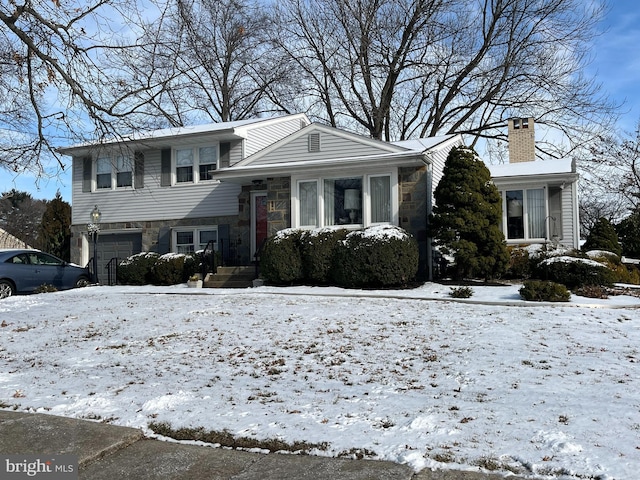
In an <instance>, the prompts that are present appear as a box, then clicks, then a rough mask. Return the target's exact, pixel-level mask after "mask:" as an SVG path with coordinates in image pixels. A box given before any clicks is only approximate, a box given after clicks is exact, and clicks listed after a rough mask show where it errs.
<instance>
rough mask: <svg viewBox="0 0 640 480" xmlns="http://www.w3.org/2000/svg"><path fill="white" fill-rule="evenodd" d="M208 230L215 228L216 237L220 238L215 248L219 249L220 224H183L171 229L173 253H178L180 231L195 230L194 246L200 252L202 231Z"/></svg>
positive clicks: (195, 250)
mask: <svg viewBox="0 0 640 480" xmlns="http://www.w3.org/2000/svg"><path fill="white" fill-rule="evenodd" d="M203 230H206V231H210V230H214V231H215V232H216V238H217V239H218V241H216V243H215V248H214V250H216V251H217V250H218V246H219V244H220V238H219V237H218V235H219V232H218V225H197V226H189V225H185V226H181V227H173V228H172V229H171V251H172V252H173V253H178V232H189V231H190V232H193V241H194V243H193V247H194V250H193V251H194V252H198V251H200V243H199V242H197V241H198V240H199V239H200V232H201V231H203Z"/></svg>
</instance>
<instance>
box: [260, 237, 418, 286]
mask: <svg viewBox="0 0 640 480" xmlns="http://www.w3.org/2000/svg"><path fill="white" fill-rule="evenodd" d="M417 271H418V246H417V243H416V241H415V240H414V239H413V237H411V236H410V235H409V234H408V233H407V232H405V231H404V230H402V229H401V228H399V227H394V226H376V227H370V228H367V229H365V230H357V231H349V230H346V229H328V228H325V229H317V230H311V231H306V230H299V229H288V230H283V231H281V232H278V233H277V234H276V235H274V236H273V237H271V238H269V239H268V240H267V242H266V244H265V246H264V250H263V252H262V255H261V258H260V272H261V275H262V278H263V279H264V280H265V281H267V282H269V283H273V284H278V285H283V284H296V283H297V284H309V285H337V286H342V287H390V286H401V285H407V284H409V283H410V282H412V281H413V280H414V278H415V276H416V273H417Z"/></svg>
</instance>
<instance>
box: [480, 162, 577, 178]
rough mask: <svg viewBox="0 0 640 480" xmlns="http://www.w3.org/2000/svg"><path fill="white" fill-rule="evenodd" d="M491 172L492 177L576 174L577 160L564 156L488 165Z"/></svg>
mask: <svg viewBox="0 0 640 480" xmlns="http://www.w3.org/2000/svg"><path fill="white" fill-rule="evenodd" d="M487 168H489V171H490V172H491V177H492V178H494V179H496V178H507V177H523V176H529V177H530V176H534V175H559V174H575V173H576V166H575V162H573V161H572V160H571V159H567V158H563V159H558V160H545V161H540V160H539V161H534V162H519V163H506V164H500V165H487Z"/></svg>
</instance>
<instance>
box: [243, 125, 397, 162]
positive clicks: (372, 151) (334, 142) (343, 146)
mask: <svg viewBox="0 0 640 480" xmlns="http://www.w3.org/2000/svg"><path fill="white" fill-rule="evenodd" d="M309 133H314V134H317V133H320V151H319V152H309V138H308V137H309V135H304V134H302V135H300V136H299V137H298V138H296V139H294V140H293V141H291V142H289V143H285V144H283V145H281V146H279V147H278V148H277V149H275V150H273V151H271V152H269V153H267V154H266V155H264V156H263V157H261V158H259V159H256V160H255V161H253V162H252V163H251V165H252V166H256V165H267V164H270V163H284V162H299V161H301V160H305V161H313V160H326V159H332V158H348V157H359V156H364V155H379V154H382V153H389V150H388V149H384V148H378V147H376V146H375V145H371V144H368V143H361V142H357V141H354V140H351V139H349V138H345V137H343V136H340V135H334V134H331V133H327V132H325V131H318V130H313V129H309Z"/></svg>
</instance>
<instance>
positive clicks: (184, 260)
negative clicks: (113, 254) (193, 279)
mask: <svg viewBox="0 0 640 480" xmlns="http://www.w3.org/2000/svg"><path fill="white" fill-rule="evenodd" d="M199 267H200V257H199V255H198V254H189V255H185V254H181V253H167V254H165V255H159V254H157V253H154V252H143V253H138V254H136V255H132V256H131V257H129V258H127V259H125V260H123V261H122V262H120V264H119V265H118V282H119V283H122V284H125V285H148V284H153V285H175V284H178V283H183V282H186V281H187V279H188V278H189V277H190V276H191V275H193V274H194V273H197V272H198V270H199Z"/></svg>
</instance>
